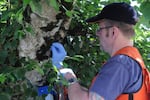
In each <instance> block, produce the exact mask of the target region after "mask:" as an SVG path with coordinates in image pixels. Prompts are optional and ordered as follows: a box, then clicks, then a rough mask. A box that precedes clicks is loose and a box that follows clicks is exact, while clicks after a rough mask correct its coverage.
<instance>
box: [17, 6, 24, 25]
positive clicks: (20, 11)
mask: <svg viewBox="0 0 150 100" xmlns="http://www.w3.org/2000/svg"><path fill="white" fill-rule="evenodd" d="M16 19H17V21H18V23H20V24H22V20H23V9H22V8H21V9H20V10H19V11H17V13H16Z"/></svg>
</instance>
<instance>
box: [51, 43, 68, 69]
mask: <svg viewBox="0 0 150 100" xmlns="http://www.w3.org/2000/svg"><path fill="white" fill-rule="evenodd" d="M51 50H52V64H53V65H54V66H56V67H57V68H58V69H60V68H61V67H62V62H63V61H64V59H65V56H66V55H67V53H66V51H65V49H64V47H63V45H62V44H60V43H58V42H55V43H53V44H52V46H51Z"/></svg>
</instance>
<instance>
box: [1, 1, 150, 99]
mask: <svg viewBox="0 0 150 100" xmlns="http://www.w3.org/2000/svg"><path fill="white" fill-rule="evenodd" d="M39 1H40V0H8V1H6V0H1V1H0V84H1V85H0V98H1V99H3V98H5V100H10V99H12V100H15V99H18V100H26V99H29V98H31V97H33V98H34V99H36V100H40V99H42V97H38V96H37V93H36V89H37V87H35V86H32V85H31V84H30V82H29V81H27V80H26V79H25V77H24V75H25V72H27V71H30V70H32V69H36V70H38V72H40V73H41V74H42V75H45V76H46V77H47V81H48V82H49V85H50V87H51V88H52V87H53V84H54V82H56V81H57V74H56V71H55V69H53V67H52V65H51V62H50V60H48V61H47V62H43V63H39V62H37V61H34V60H31V59H28V58H19V56H18V49H17V48H18V44H19V40H20V39H22V38H23V37H24V36H25V35H26V33H27V32H29V33H31V34H34V31H33V30H32V27H31V25H30V23H28V20H30V19H28V16H29V12H26V9H28V7H31V10H32V11H33V12H38V13H40V12H41V9H42V8H41V6H40V3H39ZM46 1H47V2H48V3H47V4H49V5H52V6H53V7H54V8H55V10H56V11H59V10H60V6H61V3H60V2H57V0H46ZM62 1H66V2H68V3H71V2H72V1H73V0H62ZM116 1H119V2H128V3H131V0H111V1H104V0H101V1H99V0H77V2H76V4H75V5H74V6H75V7H74V10H73V11H72V10H70V9H69V7H68V8H65V12H66V15H67V16H68V17H72V19H73V20H72V22H71V25H70V29H69V30H68V33H67V35H66V36H65V39H64V40H63V41H64V42H63V44H64V46H65V48H66V50H67V52H68V57H67V58H66V59H65V61H64V62H65V66H66V67H68V66H69V67H71V68H72V69H73V70H74V71H75V73H76V74H77V76H78V77H79V79H80V80H81V83H82V84H83V85H84V86H86V87H88V86H89V85H90V82H91V79H92V77H93V76H94V75H95V73H96V72H98V70H99V68H100V66H101V65H102V64H103V63H104V62H105V61H106V60H107V58H108V57H109V56H108V55H107V54H105V53H103V52H102V51H100V49H99V41H98V40H97V38H96V36H95V34H94V33H95V30H96V28H97V26H96V25H87V24H86V23H85V22H84V21H85V19H86V18H88V17H90V16H93V15H95V14H96V13H98V12H99V10H101V9H102V8H103V6H104V5H106V4H108V3H110V2H116ZM134 2H135V1H134ZM136 3H138V4H139V6H138V5H135V8H136V9H137V10H138V12H139V14H140V15H141V16H140V22H139V24H138V25H137V26H136V27H135V29H136V33H137V36H136V38H135V46H137V47H138V48H139V50H140V52H141V54H142V56H143V59H144V61H145V63H146V65H147V67H148V68H149V69H150V52H149V48H150V32H149V30H150V19H149V18H150V13H149V7H150V3H149V1H144V0H143V1H141V0H138V1H136ZM39 66H40V67H39ZM14 88H15V89H14ZM3 100H4V99H3Z"/></svg>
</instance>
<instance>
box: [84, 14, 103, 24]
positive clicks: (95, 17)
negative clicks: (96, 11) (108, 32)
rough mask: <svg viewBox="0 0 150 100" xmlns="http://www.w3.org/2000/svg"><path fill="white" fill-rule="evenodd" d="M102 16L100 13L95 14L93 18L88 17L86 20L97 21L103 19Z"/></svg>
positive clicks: (88, 21) (89, 21)
mask: <svg viewBox="0 0 150 100" xmlns="http://www.w3.org/2000/svg"><path fill="white" fill-rule="evenodd" d="M101 19H102V18H101V17H100V16H99V15H96V16H93V17H91V18H88V19H86V20H85V21H86V22H87V23H97V22H98V21H99V20H101Z"/></svg>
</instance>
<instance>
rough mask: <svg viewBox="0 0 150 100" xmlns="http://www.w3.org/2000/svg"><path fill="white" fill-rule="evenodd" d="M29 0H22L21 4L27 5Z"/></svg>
mask: <svg viewBox="0 0 150 100" xmlns="http://www.w3.org/2000/svg"><path fill="white" fill-rule="evenodd" d="M30 1H31V0H23V5H27V4H29V3H30Z"/></svg>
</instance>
